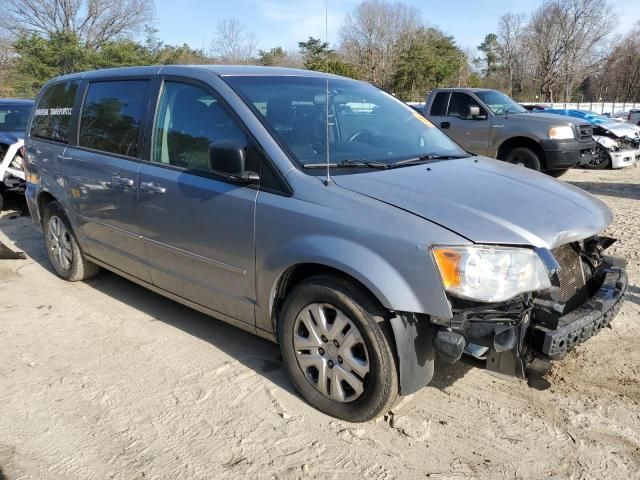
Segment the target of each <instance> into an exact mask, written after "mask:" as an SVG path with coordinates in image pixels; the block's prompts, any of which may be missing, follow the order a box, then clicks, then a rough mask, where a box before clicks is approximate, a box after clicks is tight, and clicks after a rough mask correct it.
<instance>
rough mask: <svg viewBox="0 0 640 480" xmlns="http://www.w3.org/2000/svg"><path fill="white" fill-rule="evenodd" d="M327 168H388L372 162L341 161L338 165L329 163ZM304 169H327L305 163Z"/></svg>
mask: <svg viewBox="0 0 640 480" xmlns="http://www.w3.org/2000/svg"><path fill="white" fill-rule="evenodd" d="M328 166H329V168H377V169H380V170H382V169H385V168H389V165H388V164H387V163H384V162H374V161H365V160H342V161H341V162H338V163H329V164H328ZM304 168H327V164H326V163H306V164H305V165H304Z"/></svg>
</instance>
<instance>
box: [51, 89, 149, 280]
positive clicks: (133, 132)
mask: <svg viewBox="0 0 640 480" xmlns="http://www.w3.org/2000/svg"><path fill="white" fill-rule="evenodd" d="M148 88H149V81H148V80H115V81H100V82H94V83H89V85H88V90H87V93H86V96H85V100H84V105H83V108H82V112H81V115H80V130H79V139H78V145H77V146H69V147H68V148H67V150H66V151H65V153H64V155H65V177H66V183H67V185H66V189H67V195H68V198H70V199H71V203H72V205H73V207H74V209H75V213H76V214H77V218H78V222H79V224H80V226H81V231H82V233H83V234H84V238H85V240H86V245H87V249H88V252H87V253H89V254H90V255H91V256H93V257H95V258H97V259H98V260H101V261H103V262H105V263H107V264H108V265H111V266H112V267H115V268H117V269H118V270H121V271H123V272H125V273H128V274H130V275H133V276H135V277H137V278H140V279H142V280H145V281H150V279H149V276H148V271H147V268H146V265H145V263H146V256H145V250H144V245H143V243H142V239H141V238H140V233H141V232H140V224H139V221H138V210H137V197H138V189H137V185H138V178H137V177H138V169H139V167H140V161H139V160H138V158H139V156H140V154H141V150H142V148H141V146H140V143H141V139H142V136H141V134H140V133H141V125H140V124H141V122H142V119H143V118H144V114H145V112H146V105H147V98H146V97H147V90H148Z"/></svg>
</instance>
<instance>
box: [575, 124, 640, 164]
mask: <svg viewBox="0 0 640 480" xmlns="http://www.w3.org/2000/svg"><path fill="white" fill-rule="evenodd" d="M624 127H625V130H624V131H618V130H614V129H609V128H606V127H604V126H602V125H597V126H594V129H593V139H594V140H595V142H596V143H597V146H596V149H595V152H594V154H593V156H592V159H591V161H590V162H589V163H588V164H587V167H590V168H607V167H609V166H611V168H624V167H628V166H631V165H635V164H636V163H637V162H640V136H638V130H634V131H633V132H632V131H627V130H626V129H628V128H635V129H637V127H633V126H631V125H624ZM618 128H621V127H618Z"/></svg>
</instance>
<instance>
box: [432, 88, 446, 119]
mask: <svg viewBox="0 0 640 480" xmlns="http://www.w3.org/2000/svg"><path fill="white" fill-rule="evenodd" d="M448 97H449V93H448V92H440V93H436V98H434V99H433V103H432V104H431V115H434V116H441V117H442V116H444V115H446V113H445V112H446V110H447V99H448Z"/></svg>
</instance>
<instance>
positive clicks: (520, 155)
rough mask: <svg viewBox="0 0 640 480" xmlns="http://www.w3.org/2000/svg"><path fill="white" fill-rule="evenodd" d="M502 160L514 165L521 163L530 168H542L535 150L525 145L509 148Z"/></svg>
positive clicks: (538, 169)
mask: <svg viewBox="0 0 640 480" xmlns="http://www.w3.org/2000/svg"><path fill="white" fill-rule="evenodd" d="M504 161H505V162H508V163H513V164H514V165H523V166H525V167H527V168H530V169H531V170H537V171H540V169H541V168H542V165H541V163H540V159H539V158H538V155H537V154H536V152H534V151H533V150H531V149H529V148H527V147H516V148H514V149H512V150H509V151H508V152H507V154H506V155H505V157H504Z"/></svg>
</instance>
